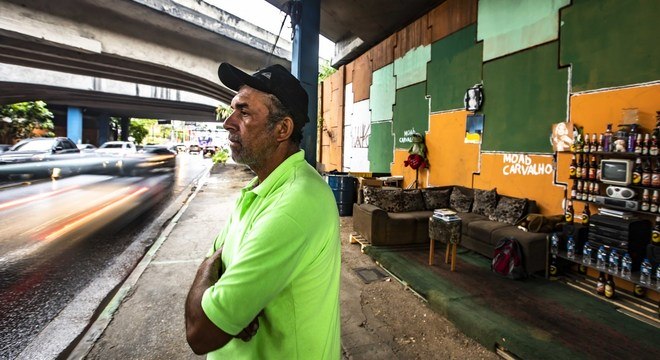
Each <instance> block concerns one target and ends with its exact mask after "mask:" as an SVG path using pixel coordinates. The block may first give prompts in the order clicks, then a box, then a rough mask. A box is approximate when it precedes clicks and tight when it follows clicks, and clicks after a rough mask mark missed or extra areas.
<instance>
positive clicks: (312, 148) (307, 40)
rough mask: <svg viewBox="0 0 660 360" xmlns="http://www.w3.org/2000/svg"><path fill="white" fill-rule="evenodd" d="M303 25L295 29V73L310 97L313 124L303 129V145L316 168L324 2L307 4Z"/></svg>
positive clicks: (304, 3)
mask: <svg viewBox="0 0 660 360" xmlns="http://www.w3.org/2000/svg"><path fill="white" fill-rule="evenodd" d="M301 14H302V16H301V19H300V23H299V24H298V25H297V26H296V27H295V29H294V38H293V59H292V61H291V73H292V74H293V75H294V76H295V77H296V78H298V80H300V82H301V83H302V86H303V88H304V89H305V90H306V91H307V94H308V95H309V108H308V115H309V119H310V122H309V123H308V124H307V125H305V127H304V128H303V139H302V143H301V144H300V145H301V147H302V148H303V150H305V160H307V162H308V163H310V164H311V165H312V166H314V167H316V141H317V140H316V124H317V116H318V115H317V112H318V77H319V28H320V26H321V3H320V0H303V1H302V12H301Z"/></svg>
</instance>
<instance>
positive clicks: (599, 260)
mask: <svg viewBox="0 0 660 360" xmlns="http://www.w3.org/2000/svg"><path fill="white" fill-rule="evenodd" d="M606 259H607V251H605V246H603V245H601V246H600V247H599V248H598V253H597V254H596V267H597V268H599V269H605V264H607V260H606Z"/></svg>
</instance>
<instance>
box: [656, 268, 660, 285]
mask: <svg viewBox="0 0 660 360" xmlns="http://www.w3.org/2000/svg"><path fill="white" fill-rule="evenodd" d="M655 289H656V290H658V291H660V264H658V266H657V267H656V268H655Z"/></svg>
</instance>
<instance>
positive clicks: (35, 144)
mask: <svg viewBox="0 0 660 360" xmlns="http://www.w3.org/2000/svg"><path fill="white" fill-rule="evenodd" d="M79 153H80V150H78V147H76V144H75V143H74V142H73V141H71V139H69V138H66V137H54V138H29V139H24V140H21V141H19V142H18V143H17V144H16V145H14V146H12V147H11V148H9V150H7V151H5V152H3V153H2V154H0V164H15V163H23V162H31V161H42V160H52V159H59V158H62V157H66V156H67V155H75V154H79Z"/></svg>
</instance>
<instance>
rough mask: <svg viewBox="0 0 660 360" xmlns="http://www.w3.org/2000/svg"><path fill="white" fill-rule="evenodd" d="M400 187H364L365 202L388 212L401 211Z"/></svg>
mask: <svg viewBox="0 0 660 360" xmlns="http://www.w3.org/2000/svg"><path fill="white" fill-rule="evenodd" d="M402 191H403V190H402V189H400V188H380V187H373V186H365V187H364V190H363V192H364V203H365V204H371V205H374V206H377V207H379V208H381V209H383V210H385V211H387V212H400V211H401V192H402Z"/></svg>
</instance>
